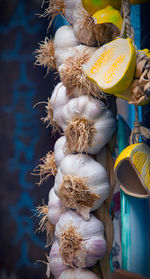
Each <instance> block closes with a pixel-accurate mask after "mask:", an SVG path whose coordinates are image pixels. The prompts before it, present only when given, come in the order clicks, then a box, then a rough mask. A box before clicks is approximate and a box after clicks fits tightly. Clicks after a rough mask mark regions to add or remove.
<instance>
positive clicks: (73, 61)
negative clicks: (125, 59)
mask: <svg viewBox="0 0 150 279" xmlns="http://www.w3.org/2000/svg"><path fill="white" fill-rule="evenodd" d="M73 51H74V53H73V54H72V56H69V57H68V58H67V59H65V60H64V63H63V64H61V66H60V67H58V72H59V74H60V79H61V81H62V83H63V85H64V86H65V87H66V89H67V91H69V95H76V96H79V95H82V94H87V95H89V94H91V95H94V96H95V97H98V98H100V97H104V96H105V95H104V93H102V92H101V91H100V89H99V88H98V86H97V85H96V84H95V83H93V82H92V81H90V80H89V79H88V78H87V76H86V74H85V72H84V69H83V67H82V66H83V64H85V63H87V62H88V60H89V59H90V57H91V55H92V54H93V52H95V51H96V48H94V47H89V46H85V45H78V46H76V47H74V48H73ZM101 95H102V96H101Z"/></svg>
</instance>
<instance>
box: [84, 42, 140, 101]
mask: <svg viewBox="0 0 150 279" xmlns="http://www.w3.org/2000/svg"><path fill="white" fill-rule="evenodd" d="M135 66H136V51H135V48H134V46H133V44H132V40H131V39H116V40H113V41H111V42H110V43H108V44H105V45H103V46H102V47H100V48H99V49H98V50H97V51H96V52H95V53H94V54H93V55H92V56H91V58H90V59H89V61H88V62H87V63H86V64H84V65H83V69H84V71H85V74H86V75H87V77H88V78H89V79H90V80H92V81H93V82H95V83H96V84H97V85H98V86H99V88H100V89H101V90H102V91H103V92H105V93H109V94H114V95H116V96H117V97H123V98H124V96H123V94H124V93H123V92H124V91H125V90H127V89H128V87H129V85H130V83H131V81H132V80H133V77H134V72H135Z"/></svg>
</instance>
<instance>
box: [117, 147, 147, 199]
mask: <svg viewBox="0 0 150 279" xmlns="http://www.w3.org/2000/svg"><path fill="white" fill-rule="evenodd" d="M114 169H115V174H116V176H117V179H118V180H119V182H120V184H121V189H122V190H123V191H124V192H125V193H126V194H129V195H131V196H135V197H140V198H144V197H145V198H146V197H148V196H149V195H150V148H149V147H148V145H146V144H145V143H135V144H131V145H129V146H128V147H126V148H125V149H124V150H123V151H122V152H121V153H120V155H119V156H118V158H117V160H116V162H115V166H114Z"/></svg>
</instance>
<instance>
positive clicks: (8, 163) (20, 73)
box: [0, 0, 150, 279]
mask: <svg viewBox="0 0 150 279" xmlns="http://www.w3.org/2000/svg"><path fill="white" fill-rule="evenodd" d="M41 2H42V1H41V0H0V57H1V62H0V104H1V109H0V168H1V172H0V279H26V278H28V279H38V278H43V279H44V278H46V275H45V270H46V267H45V266H44V264H43V263H41V262H38V260H41V261H45V260H46V257H45V255H46V253H48V250H47V249H45V235H44V234H36V233H35V231H36V229H37V227H38V222H39V219H38V218H37V217H36V216H35V209H36V207H37V206H38V205H42V203H43V201H44V202H45V203H47V200H48V193H49V190H50V188H51V187H52V186H53V182H54V180H53V178H52V177H51V178H50V179H49V180H48V181H47V182H46V183H44V185H42V186H41V187H38V186H37V185H36V183H37V182H38V181H39V178H38V177H36V176H33V175H31V173H32V170H33V169H34V168H35V167H36V166H37V165H38V163H39V160H40V158H42V157H43V156H45V155H46V153H47V152H48V151H50V150H53V146H54V142H55V141H56V139H57V137H58V135H56V136H55V138H54V137H53V136H52V135H51V129H50V128H48V129H46V127H45V126H44V124H43V123H42V121H40V118H41V117H43V116H44V115H45V107H44V106H45V105H44V104H40V105H38V106H36V108H33V106H34V105H35V104H36V103H38V102H42V101H46V100H47V98H48V97H50V95H51V93H52V90H53V88H54V86H55V85H56V84H57V82H58V77H57V78H56V75H55V73H52V72H51V73H50V74H49V75H48V76H47V77H46V78H44V77H45V74H46V70H45V69H43V68H41V67H35V66H34V62H35V55H34V53H33V52H34V51H35V49H37V48H38V42H40V41H42V40H44V38H45V36H47V26H48V20H47V18H43V17H42V18H40V17H39V16H38V15H39V14H41V13H42V11H41V4H42V3H41ZM149 19H150V5H149V4H146V5H143V6H141V34H142V36H141V44H142V48H144V47H147V48H148V47H149V48H150V35H149V34H150V30H149V31H148V29H149V28H150V24H149ZM60 24H61V20H60V19H59V20H57V21H55V23H54V24H53V25H52V27H51V29H50V30H49V33H48V36H53V35H54V33H55V30H56V29H57V28H58V26H59V25H60ZM123 104H124V103H123ZM121 105H122V104H121ZM122 106H123V105H122ZM119 109H120V108H119ZM120 111H124V108H123V107H122V108H121V109H120ZM143 117H144V119H145V122H146V125H147V126H148V127H150V109H149V106H145V108H144V110H143ZM113 206H114V212H115V220H116V221H115V224H116V227H117V226H118V224H120V195H119V192H117V193H116V194H115V196H114V205H113ZM116 232H117V233H116V239H115V241H114V246H113V250H112V258H113V266H114V268H120V261H121V247H120V234H119V233H120V232H119V229H116Z"/></svg>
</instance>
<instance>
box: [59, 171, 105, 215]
mask: <svg viewBox="0 0 150 279" xmlns="http://www.w3.org/2000/svg"><path fill="white" fill-rule="evenodd" d="M59 197H60V200H61V203H62V206H63V207H65V208H72V209H76V210H77V212H78V213H79V214H81V215H82V217H83V218H84V219H88V217H89V212H90V209H91V208H92V206H93V204H94V202H95V201H96V200H97V199H99V198H100V196H99V195H97V194H94V193H92V192H91V191H90V189H89V188H88V187H87V178H86V177H76V176H73V175H66V176H64V178H63V182H62V184H61V186H60V191H59Z"/></svg>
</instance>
